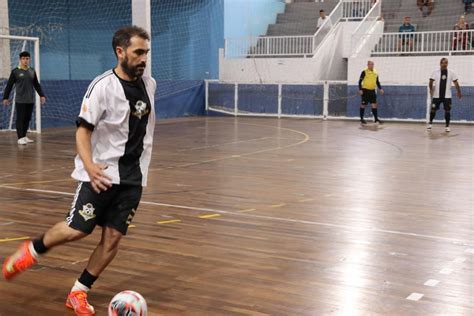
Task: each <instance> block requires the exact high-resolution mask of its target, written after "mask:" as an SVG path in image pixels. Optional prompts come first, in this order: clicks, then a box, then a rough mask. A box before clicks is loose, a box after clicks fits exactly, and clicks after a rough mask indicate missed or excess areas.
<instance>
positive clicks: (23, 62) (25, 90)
mask: <svg viewBox="0 0 474 316" xmlns="http://www.w3.org/2000/svg"><path fill="white" fill-rule="evenodd" d="M13 85H15V88H16V94H15V106H16V133H17V136H18V145H26V144H27V143H32V142H33V140H31V139H29V138H28V137H26V133H27V132H28V127H29V126H30V120H31V115H32V113H33V107H34V105H35V90H36V92H38V94H39V96H40V102H41V104H44V103H45V102H46V97H45V96H44V93H43V90H42V89H41V85H40V83H39V81H38V77H37V76H36V71H35V70H34V69H33V68H31V67H30V53H28V52H21V53H20V65H19V66H18V67H17V68H15V69H13V70H12V72H11V74H10V77H9V78H8V82H7V86H6V87H5V90H4V91H3V105H5V106H7V105H9V104H10V100H9V98H10V93H11V92H12V90H13Z"/></svg>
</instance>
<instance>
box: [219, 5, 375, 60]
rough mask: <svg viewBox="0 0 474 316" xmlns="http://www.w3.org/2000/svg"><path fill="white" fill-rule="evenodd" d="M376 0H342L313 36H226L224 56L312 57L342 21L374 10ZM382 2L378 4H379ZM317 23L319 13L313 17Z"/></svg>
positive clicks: (359, 16) (360, 16) (357, 17)
mask: <svg viewBox="0 0 474 316" xmlns="http://www.w3.org/2000/svg"><path fill="white" fill-rule="evenodd" d="M373 1H374V0H341V1H340V2H339V3H338V4H337V5H336V7H335V8H334V9H333V10H332V12H331V13H330V14H329V16H328V19H326V21H325V22H324V23H323V24H322V25H321V27H319V28H318V30H317V31H316V33H315V34H314V35H296V36H255V37H241V38H227V39H225V49H224V51H225V57H226V58H242V57H271V56H302V57H306V56H311V55H313V54H314V53H315V52H316V51H317V49H318V47H319V45H320V44H321V42H322V41H323V39H324V38H325V37H326V36H327V34H328V33H329V32H330V30H331V29H332V28H333V27H334V26H335V25H336V24H337V23H339V22H340V21H341V20H354V19H361V18H362V17H363V16H364V15H366V14H368V13H370V12H371V9H370V8H371V7H372V6H373ZM380 1H381V0H378V2H376V4H377V5H378V6H379V7H380ZM314 19H315V22H316V21H317V19H318V16H315V17H314Z"/></svg>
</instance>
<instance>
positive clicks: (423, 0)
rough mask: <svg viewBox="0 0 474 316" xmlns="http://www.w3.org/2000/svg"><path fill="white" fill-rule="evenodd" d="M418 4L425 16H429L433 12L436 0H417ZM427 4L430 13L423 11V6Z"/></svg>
mask: <svg viewBox="0 0 474 316" xmlns="http://www.w3.org/2000/svg"><path fill="white" fill-rule="evenodd" d="M417 5H418V8H419V9H420V11H421V14H422V15H423V17H427V16H429V15H431V13H432V12H433V7H434V0H417ZM425 6H426V7H428V13H426V14H425V13H424V11H423V7H425Z"/></svg>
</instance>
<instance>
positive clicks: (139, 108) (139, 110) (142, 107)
mask: <svg viewBox="0 0 474 316" xmlns="http://www.w3.org/2000/svg"><path fill="white" fill-rule="evenodd" d="M135 110H136V111H135V112H132V114H133V115H134V116H136V117H138V118H139V119H141V118H142V116H145V115H147V114H148V113H149V112H150V111H149V110H148V109H147V107H146V103H145V102H143V101H141V100H140V101H137V104H135Z"/></svg>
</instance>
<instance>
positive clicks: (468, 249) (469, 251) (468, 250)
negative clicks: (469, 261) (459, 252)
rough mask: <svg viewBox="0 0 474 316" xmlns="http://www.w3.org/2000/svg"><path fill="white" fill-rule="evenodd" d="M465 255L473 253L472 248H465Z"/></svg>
mask: <svg viewBox="0 0 474 316" xmlns="http://www.w3.org/2000/svg"><path fill="white" fill-rule="evenodd" d="M464 252H465V253H474V248H467V249H466V250H464Z"/></svg>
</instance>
